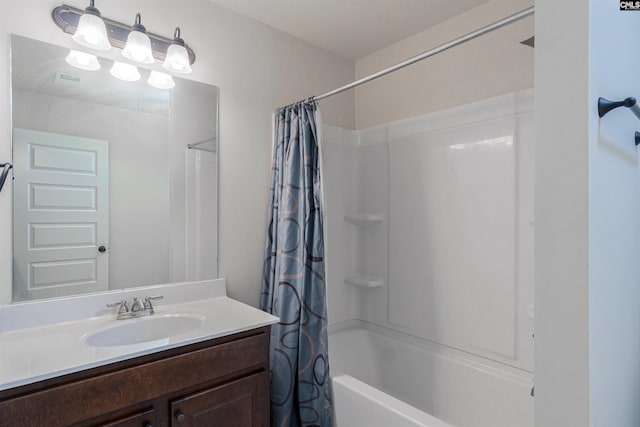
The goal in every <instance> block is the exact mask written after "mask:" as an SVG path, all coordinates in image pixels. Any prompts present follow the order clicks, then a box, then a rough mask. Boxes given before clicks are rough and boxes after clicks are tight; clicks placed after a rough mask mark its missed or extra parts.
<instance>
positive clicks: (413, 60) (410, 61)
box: [307, 6, 535, 101]
mask: <svg viewBox="0 0 640 427" xmlns="http://www.w3.org/2000/svg"><path fill="white" fill-rule="evenodd" d="M534 12H535V7H534V6H531V7H528V8H526V9H524V10H521V11H520V12H518V13H514V14H513V15H511V16H507V17H506V18H504V19H501V20H499V21H496V22H494V23H493V24H489V25H487V26H485V27H482V28H480V29H478V30H475V31H473V32H471V33H469V34H465V35H464V36H461V37H458V38H457V39H455V40H452V41H450V42H448V43H445V44H442V45H440V46H438V47H436V48H433V49H431V50H428V51H426V52H423V53H421V54H419V55H417V56H414V57H413V58H409V59H407V60H406V61H403V62H401V63H399V64H396V65H393V66H391V67H389V68H385V69H384V70H381V71H378V72H377V73H374V74H371V75H369V76H367V77H363V78H361V79H360V80H356V81H355V82H352V83H349V84H347V85H344V86H342V87H339V88H337V89H334V90H332V91H329V92H326V93H323V94H322V95H317V96H312V97H310V98H308V99H307V100H308V101H320V100H322V99H325V98H328V97H330V96H333V95H337V94H339V93H342V92H344V91H346V90H349V89H353V88H354V87H356V86H360V85H362V84H365V83H368V82H370V81H371V80H375V79H377V78H378V77H382V76H384V75H386V74H389V73H392V72H394V71H397V70H399V69H401V68H404V67H407V66H409V65H411V64H415V63H416V62H419V61H422V60H423V59H427V58H429V57H430V56H434V55H437V54H439V53H440V52H444V51H445V50H448V49H451V48H452V47H456V46H458V45H461V44H463V43H466V42H468V41H470V40H473V39H475V38H477V37H480V36H482V35H484V34H487V33H490V32H492V31H495V30H497V29H500V28H502V27H505V26H507V25H509V24H512V23H514V22H516V21H519V20H521V19H524V18H526V17H528V16H531V15H533V14H534Z"/></svg>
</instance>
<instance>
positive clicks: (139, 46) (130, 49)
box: [122, 13, 154, 64]
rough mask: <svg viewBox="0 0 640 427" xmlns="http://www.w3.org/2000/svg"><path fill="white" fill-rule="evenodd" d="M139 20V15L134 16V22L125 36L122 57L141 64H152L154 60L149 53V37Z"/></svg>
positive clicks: (151, 53) (150, 52)
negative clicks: (125, 42)
mask: <svg viewBox="0 0 640 427" xmlns="http://www.w3.org/2000/svg"><path fill="white" fill-rule="evenodd" d="M141 20H142V18H141V17H140V14H139V13H138V14H136V22H135V24H133V27H131V31H130V32H129V35H128V36H127V44H126V45H125V46H124V49H123V50H122V55H123V56H124V57H125V58H128V59H130V60H132V61H135V62H139V63H141V64H152V63H153V62H154V59H153V52H152V51H151V40H149V36H148V35H147V34H146V32H147V29H146V28H144V25H142V23H141V22H140V21H141Z"/></svg>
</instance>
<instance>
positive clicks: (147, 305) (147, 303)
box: [144, 295, 164, 314]
mask: <svg viewBox="0 0 640 427" xmlns="http://www.w3.org/2000/svg"><path fill="white" fill-rule="evenodd" d="M162 298H164V296H162V295H154V296H151V297H146V298H145V299H144V308H145V309H148V310H150V311H151V313H152V314H153V305H152V304H151V300H154V299H162Z"/></svg>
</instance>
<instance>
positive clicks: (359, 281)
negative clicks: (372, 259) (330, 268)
mask: <svg viewBox="0 0 640 427" xmlns="http://www.w3.org/2000/svg"><path fill="white" fill-rule="evenodd" d="M344 283H346V284H347V285H351V286H355V287H357V288H380V287H382V286H384V280H383V279H381V278H379V277H371V276H349V277H345V279H344Z"/></svg>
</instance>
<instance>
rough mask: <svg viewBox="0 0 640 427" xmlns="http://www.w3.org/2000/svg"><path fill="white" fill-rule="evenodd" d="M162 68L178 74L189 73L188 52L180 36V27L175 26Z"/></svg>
mask: <svg viewBox="0 0 640 427" xmlns="http://www.w3.org/2000/svg"><path fill="white" fill-rule="evenodd" d="M162 68H164V69H165V70H168V71H171V72H173V73H178V74H191V66H190V65H189V53H188V52H187V49H186V47H185V44H184V40H182V39H181V38H180V27H176V31H175V32H174V33H173V41H172V42H171V45H170V46H169V48H168V49H167V56H166V58H165V60H164V63H163V64H162Z"/></svg>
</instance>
